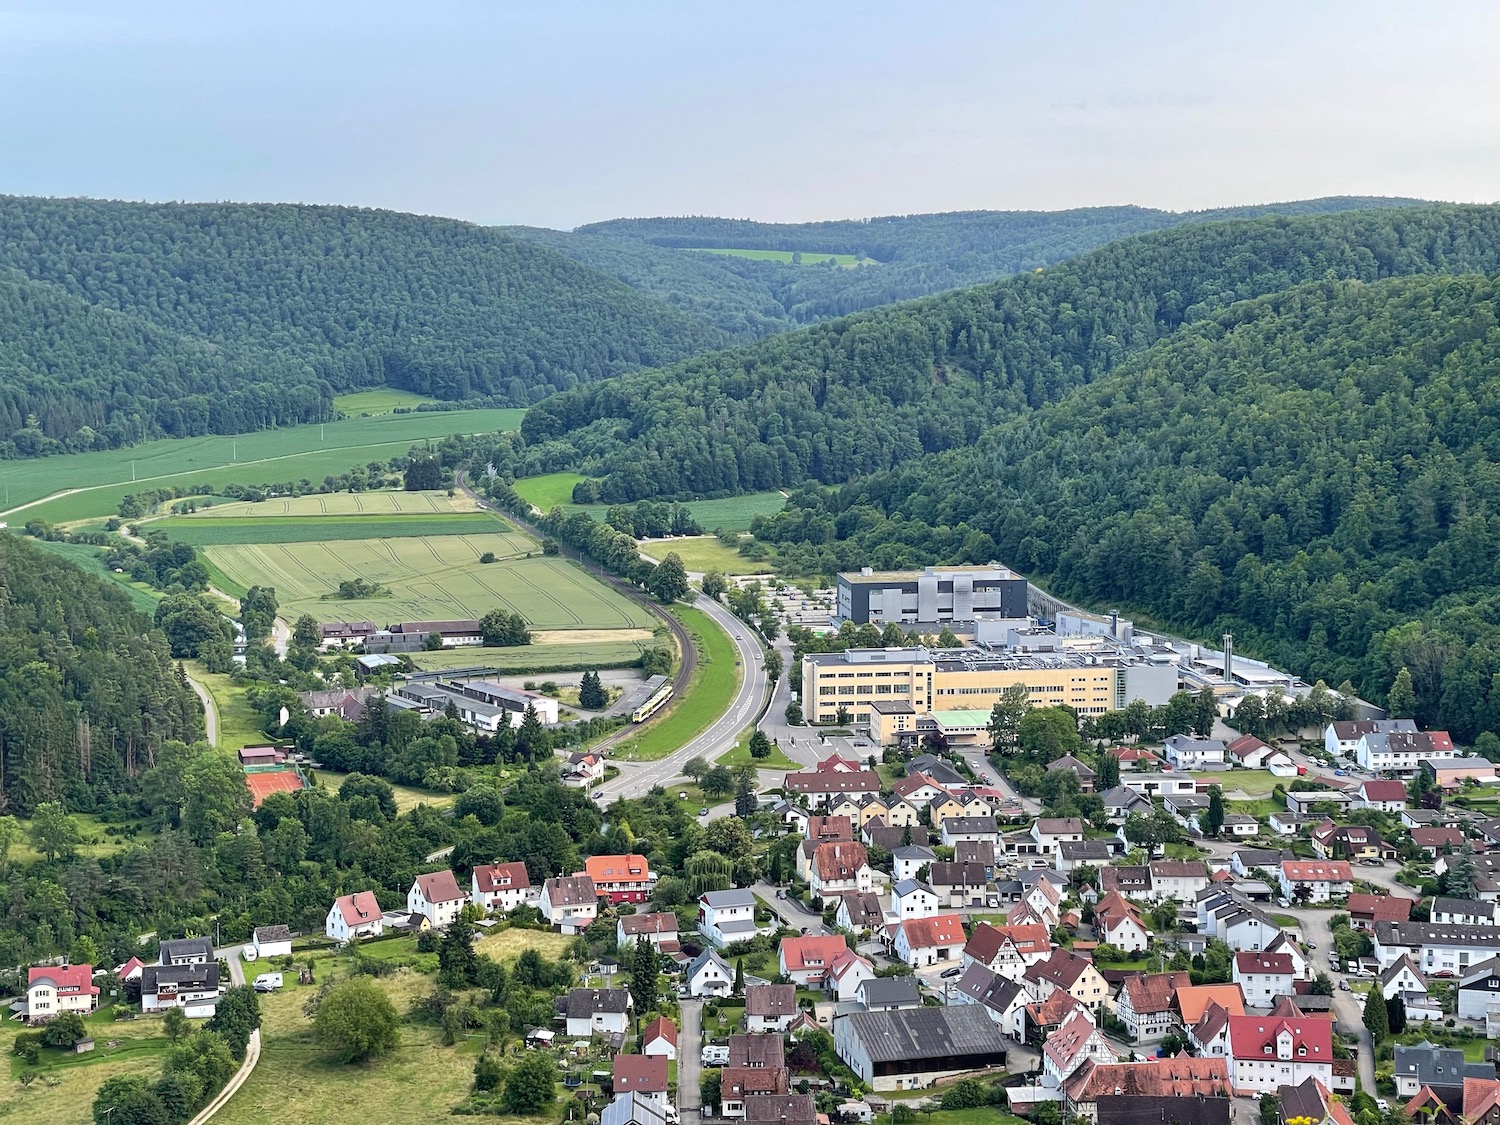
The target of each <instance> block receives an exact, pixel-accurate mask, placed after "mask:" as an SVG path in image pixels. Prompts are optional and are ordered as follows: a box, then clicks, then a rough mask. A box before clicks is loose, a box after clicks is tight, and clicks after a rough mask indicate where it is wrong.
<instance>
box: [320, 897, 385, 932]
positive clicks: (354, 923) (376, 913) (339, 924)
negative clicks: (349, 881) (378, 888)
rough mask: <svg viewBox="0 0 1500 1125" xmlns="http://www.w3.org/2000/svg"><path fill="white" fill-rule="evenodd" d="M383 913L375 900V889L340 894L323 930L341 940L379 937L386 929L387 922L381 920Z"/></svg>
mask: <svg viewBox="0 0 1500 1125" xmlns="http://www.w3.org/2000/svg"><path fill="white" fill-rule="evenodd" d="M382 914H383V912H382V911H381V909H380V903H378V902H377V901H375V892H374V891H355V892H354V893H353V894H352V895H340V896H339V897H338V898H336V899H334V900H333V906H332V907H331V908H330V909H329V911H328V919H327V921H326V922H325V923H324V925H323V932H324V933H325V934H326V935H327V936H328V937H331V938H332V939H333V940H334V941H339V942H344V941H353V940H354V939H355V938H362V937H379V936H380V935H381V933H382V932H384V930H385V924H384V923H383V922H382V921H381V917H382Z"/></svg>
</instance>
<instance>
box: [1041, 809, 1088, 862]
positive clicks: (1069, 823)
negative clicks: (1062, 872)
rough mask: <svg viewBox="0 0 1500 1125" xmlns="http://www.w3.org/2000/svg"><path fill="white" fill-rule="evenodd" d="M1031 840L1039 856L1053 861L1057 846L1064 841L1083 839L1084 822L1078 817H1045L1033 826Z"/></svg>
mask: <svg viewBox="0 0 1500 1125" xmlns="http://www.w3.org/2000/svg"><path fill="white" fill-rule="evenodd" d="M1031 838H1032V840H1033V841H1034V842H1035V844H1036V851H1037V854H1038V855H1043V856H1046V857H1047V858H1048V859H1051V858H1052V857H1053V856H1054V855H1056V854H1057V845H1058V844H1060V843H1062V842H1063V841H1064V840H1074V841H1077V840H1082V839H1083V821H1082V820H1080V819H1079V818H1078V817H1076V816H1065V817H1045V816H1044V817H1041V818H1040V819H1038V820H1037V821H1036V823H1034V824H1033V825H1032V826H1031Z"/></svg>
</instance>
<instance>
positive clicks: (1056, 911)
mask: <svg viewBox="0 0 1500 1125" xmlns="http://www.w3.org/2000/svg"><path fill="white" fill-rule="evenodd" d="M1022 907H1025V908H1026V911H1027V912H1028V913H1029V915H1030V917H1029V918H1024V919H1023V918H1020V917H1017V912H1018V911H1019V910H1020V909H1021V908H1022ZM1061 907H1062V891H1061V890H1060V889H1059V888H1058V886H1057V884H1056V883H1053V882H1052V881H1051V880H1050V879H1038V880H1037V881H1036V882H1034V883H1033V884H1032V885H1031V887H1030V888H1029V889H1028V890H1027V891H1026V892H1025V893H1024V894H1022V895H1021V901H1020V902H1019V903H1018V904H1017V906H1016V909H1014V910H1012V911H1011V912H1010V915H1009V921H1010V923H1011V924H1012V925H1016V926H1019V925H1021V923H1022V922H1023V921H1031V922H1040V923H1042V925H1044V926H1046V927H1047V928H1048V929H1049V930H1050V929H1052V928H1053V927H1055V926H1056V925H1057V924H1058V922H1059V921H1061V919H1062V909H1061Z"/></svg>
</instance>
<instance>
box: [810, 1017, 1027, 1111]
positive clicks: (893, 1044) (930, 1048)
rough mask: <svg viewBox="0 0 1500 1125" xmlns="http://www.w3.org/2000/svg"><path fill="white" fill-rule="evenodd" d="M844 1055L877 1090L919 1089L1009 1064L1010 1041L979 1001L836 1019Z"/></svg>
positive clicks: (837, 1043) (840, 1050) (840, 1052)
mask: <svg viewBox="0 0 1500 1125" xmlns="http://www.w3.org/2000/svg"><path fill="white" fill-rule="evenodd" d="M833 1042H834V1047H835V1049H836V1050H837V1051H838V1055H839V1057H840V1058H841V1059H843V1060H844V1063H845V1065H846V1066H848V1067H849V1069H850V1070H852V1071H853V1072H854V1074H855V1076H856V1077H857V1078H859V1080H860V1081H861V1082H864V1083H865V1084H866V1085H868V1086H869V1087H870V1088H871V1089H873V1090H877V1091H884V1090H916V1089H923V1088H925V1087H927V1086H930V1085H932V1084H933V1083H934V1082H936V1081H938V1080H939V1079H941V1078H946V1077H948V1076H950V1075H954V1074H966V1073H970V1072H974V1071H983V1070H990V1069H998V1068H1002V1067H1004V1066H1005V1059H1006V1046H1005V1039H1004V1037H1003V1036H1002V1035H1001V1034H1000V1030H999V1028H997V1027H996V1026H995V1025H994V1023H993V1022H991V1020H990V1018H989V1017H988V1016H987V1015H986V1014H985V1013H984V1012H983V1011H981V1010H980V1009H979V1008H977V1007H975V1006H973V1005H960V1004H955V1005H952V1006H948V1007H940V1008H917V1009H915V1010H912V1011H897V1012H854V1013H852V1014H850V1015H847V1016H837V1017H835V1019H834V1021H833Z"/></svg>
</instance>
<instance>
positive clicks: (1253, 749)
mask: <svg viewBox="0 0 1500 1125" xmlns="http://www.w3.org/2000/svg"><path fill="white" fill-rule="evenodd" d="M1224 753H1225V754H1226V755H1227V757H1228V759H1229V761H1230V763H1231V764H1233V765H1239V766H1244V767H1245V768H1246V769H1247V770H1259V769H1265V767H1266V760H1267V759H1268V758H1270V757H1271V756H1272V755H1273V754H1275V753H1276V748H1275V747H1273V746H1268V745H1266V744H1265V743H1264V742H1262V741H1261V740H1260V739H1258V738H1256V737H1255V735H1253V734H1242V735H1240V736H1239V737H1238V738H1236V739H1235V740H1234V741H1233V742H1231V743H1229V745H1228V746H1226V747H1224Z"/></svg>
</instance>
